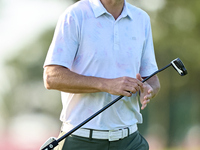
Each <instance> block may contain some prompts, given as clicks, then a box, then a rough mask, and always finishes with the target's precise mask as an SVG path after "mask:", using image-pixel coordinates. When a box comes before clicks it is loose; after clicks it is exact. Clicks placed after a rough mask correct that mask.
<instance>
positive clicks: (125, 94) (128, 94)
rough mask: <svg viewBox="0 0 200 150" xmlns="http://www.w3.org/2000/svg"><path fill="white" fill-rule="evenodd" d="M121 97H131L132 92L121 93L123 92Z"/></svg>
mask: <svg viewBox="0 0 200 150" xmlns="http://www.w3.org/2000/svg"><path fill="white" fill-rule="evenodd" d="M122 95H123V96H127V97H131V96H132V92H129V91H123V92H122Z"/></svg>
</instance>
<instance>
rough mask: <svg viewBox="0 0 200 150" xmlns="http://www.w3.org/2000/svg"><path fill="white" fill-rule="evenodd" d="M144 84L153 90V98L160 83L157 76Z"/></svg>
mask: <svg viewBox="0 0 200 150" xmlns="http://www.w3.org/2000/svg"><path fill="white" fill-rule="evenodd" d="M146 82H147V83H148V84H149V85H150V86H151V87H152V88H153V97H155V96H156V95H157V94H158V92H159V90H160V82H159V79H158V76H157V75H154V76H153V77H151V78H150V79H149V80H147V81H146ZM153 97H152V98H153Z"/></svg>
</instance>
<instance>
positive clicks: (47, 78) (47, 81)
mask: <svg viewBox="0 0 200 150" xmlns="http://www.w3.org/2000/svg"><path fill="white" fill-rule="evenodd" d="M43 82H44V87H45V88H46V89H47V90H51V89H54V82H53V79H52V77H51V75H49V73H48V71H47V69H45V70H44V73H43Z"/></svg>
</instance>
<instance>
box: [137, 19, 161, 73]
mask: <svg viewBox="0 0 200 150" xmlns="http://www.w3.org/2000/svg"><path fill="white" fill-rule="evenodd" d="M157 70H158V67H157V63H156V59H155V52H154V46H153V38H152V31H151V23H150V19H148V23H147V26H146V28H145V42H144V46H143V51H142V58H141V66H140V74H141V76H142V77H147V76H149V75H151V74H152V73H153V72H155V71H157Z"/></svg>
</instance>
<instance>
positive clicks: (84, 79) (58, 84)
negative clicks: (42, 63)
mask: <svg viewBox="0 0 200 150" xmlns="http://www.w3.org/2000/svg"><path fill="white" fill-rule="evenodd" d="M105 80H106V79H103V78H97V77H88V76H83V75H79V74H76V73H74V72H72V71H70V70H69V69H67V68H65V67H62V66H47V67H45V69H44V85H45V87H46V88H47V89H54V90H59V91H63V92H68V93H95V92H101V91H102V90H103V84H104V83H105Z"/></svg>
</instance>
